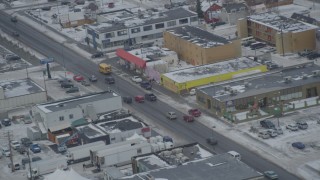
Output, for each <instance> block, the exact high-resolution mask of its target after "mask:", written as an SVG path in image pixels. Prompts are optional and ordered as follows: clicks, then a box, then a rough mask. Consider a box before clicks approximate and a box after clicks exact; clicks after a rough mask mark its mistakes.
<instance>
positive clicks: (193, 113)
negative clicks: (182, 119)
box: [188, 109, 201, 117]
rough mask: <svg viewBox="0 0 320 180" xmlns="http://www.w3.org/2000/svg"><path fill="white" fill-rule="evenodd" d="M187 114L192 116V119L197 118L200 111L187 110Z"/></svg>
mask: <svg viewBox="0 0 320 180" xmlns="http://www.w3.org/2000/svg"><path fill="white" fill-rule="evenodd" d="M188 113H189V114H190V115H191V116H194V117H199V116H201V111H200V110H199V109H189V110H188Z"/></svg>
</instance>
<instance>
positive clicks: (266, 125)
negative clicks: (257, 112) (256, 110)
mask: <svg viewBox="0 0 320 180" xmlns="http://www.w3.org/2000/svg"><path fill="white" fill-rule="evenodd" d="M260 125H261V126H262V127H264V128H267V129H274V128H275V125H274V124H273V123H272V122H271V121H269V120H262V121H260Z"/></svg>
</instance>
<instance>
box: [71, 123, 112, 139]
mask: <svg viewBox="0 0 320 180" xmlns="http://www.w3.org/2000/svg"><path fill="white" fill-rule="evenodd" d="M76 129H77V130H78V131H79V132H81V133H83V135H84V136H86V137H88V138H90V139H91V138H97V137H101V136H105V135H106V134H105V133H104V132H103V131H102V130H101V129H99V128H98V127H96V126H95V125H94V124H87V125H83V126H79V127H76Z"/></svg>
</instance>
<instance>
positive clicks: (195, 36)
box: [167, 25, 231, 48]
mask: <svg viewBox="0 0 320 180" xmlns="http://www.w3.org/2000/svg"><path fill="white" fill-rule="evenodd" d="M167 32H169V33H171V34H173V35H175V36H178V37H180V38H182V39H185V40H187V41H189V42H191V43H193V44H196V45H197V46H200V47H202V48H211V47H216V46H222V45H225V44H229V43H231V42H230V41H228V40H227V39H226V38H224V37H221V36H218V35H215V34H212V33H210V32H208V31H205V30H203V29H200V28H198V27H193V26H189V25H188V26H182V27H176V28H172V29H168V30H167Z"/></svg>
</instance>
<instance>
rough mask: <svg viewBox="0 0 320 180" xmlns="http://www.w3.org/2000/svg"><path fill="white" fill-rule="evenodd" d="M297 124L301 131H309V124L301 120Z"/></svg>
mask: <svg viewBox="0 0 320 180" xmlns="http://www.w3.org/2000/svg"><path fill="white" fill-rule="evenodd" d="M296 124H297V126H298V128H299V129H308V124H307V122H306V121H304V120H300V121H298V122H297V123H296Z"/></svg>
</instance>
